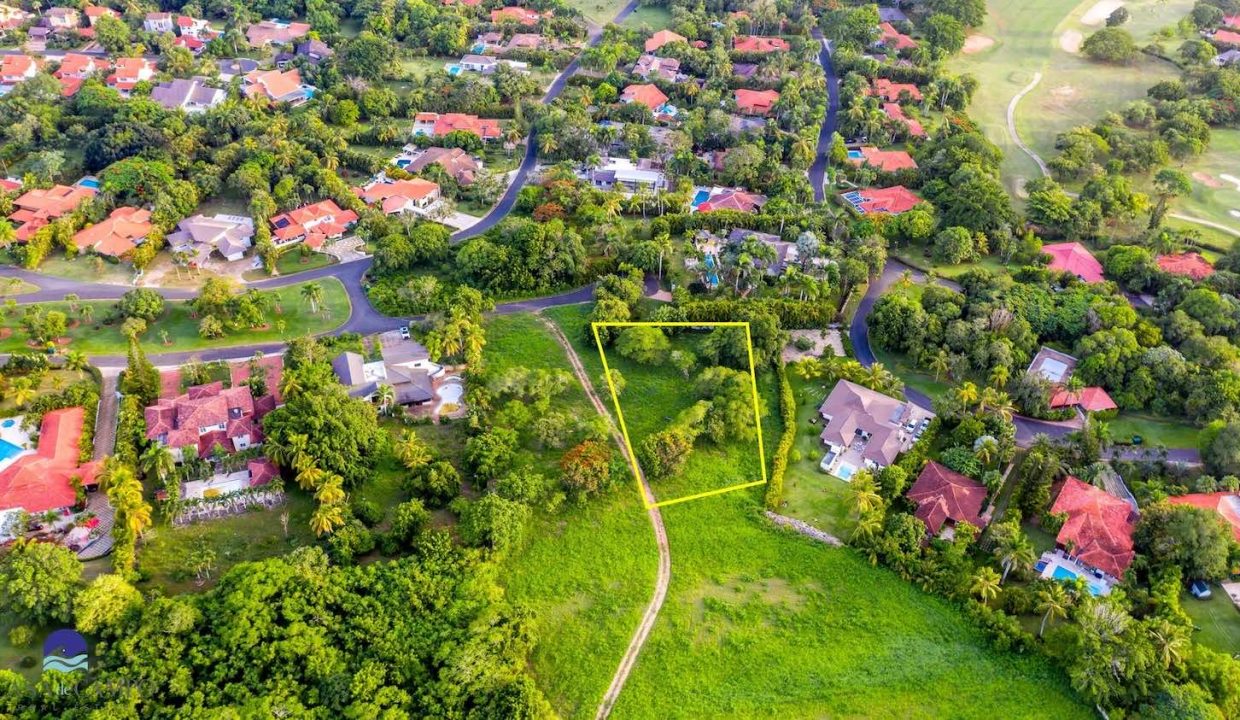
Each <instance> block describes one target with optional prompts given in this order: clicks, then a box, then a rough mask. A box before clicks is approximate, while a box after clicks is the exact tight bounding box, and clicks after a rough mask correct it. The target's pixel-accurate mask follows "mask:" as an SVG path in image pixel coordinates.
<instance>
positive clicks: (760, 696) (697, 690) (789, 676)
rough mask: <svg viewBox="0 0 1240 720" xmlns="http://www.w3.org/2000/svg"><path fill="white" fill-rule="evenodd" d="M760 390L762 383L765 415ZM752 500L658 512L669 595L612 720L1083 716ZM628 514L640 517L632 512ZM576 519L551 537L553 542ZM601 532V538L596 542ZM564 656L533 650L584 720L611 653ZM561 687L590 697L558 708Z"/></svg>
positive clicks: (771, 425) (1017, 659) (627, 537)
mask: <svg viewBox="0 0 1240 720" xmlns="http://www.w3.org/2000/svg"><path fill="white" fill-rule="evenodd" d="M547 314H548V315H550V316H552V317H554V318H555V319H556V320H557V322H560V323H561V324H562V326H564V327H565V328H566V330H568V331H570V333H574V332H575V334H570V337H572V338H573V339H574V342H576V344H577V347H578V353H579V354H581V356H582V360H583V362H584V363H585V364H586V366H587V369H588V370H589V371H590V372H591V373H593V374H596V373H597V372H599V370H600V369H601V366H600V363H599V361H598V355H597V353H591V352H589V351H590V349H591V348H590V346H589V344H587V343H586V342H585V341H584V339H583V338H582V337H581V334H580V333H579V332H577V331H578V328H579V326H580V322H581V320H582V318H583V315H582V312H581V310H579V309H576V308H561V309H556V310H552V311H548V313H547ZM629 382H630V388H632V387H633V380H630V381H629ZM770 390H771V388H769V387H768V386H766V385H764V399H765V401H766V403H767V405H768V406H771V405H772V403H773V402H774V399H773V396H772V394H771V393H770V392H769V391H770ZM626 394H627V393H626ZM625 407H626V409H629V408H630V407H631V408H632V409H631V410H629V413H630V414H631V415H632V416H633V419H632V422H633V424H634V425H636V426H638V427H655V426H657V425H658V424H659V423H660V422H662V419H663V416H664V415H665V414H666V413H667V412H668V410H669V408H668V407H666V406H665V405H653V404H649V403H630V404H629V405H626V406H625ZM626 417H627V415H626ZM768 418H769V419H768V421H767V423H766V424H765V425H764V430H765V431H766V436H767V437H768V438H771V439H772V440H773V438H775V437H777V436H778V434H779V430H780V428H779V427H778V424H779V423H778V415H777V414H771V415H769V416H768ZM630 429H632V428H630ZM694 454H695V455H704V453H701V452H700V451H695V453H694ZM693 471H694V466H693V465H692V464H691V465H690V468H689V470H688V472H693ZM761 496H762V492H761V488H756V489H754V490H752V491H739V492H734V493H727V494H723V495H719V496H716V497H713V498H707V499H703V500H698V501H693V502H686V503H682V504H679V505H673V506H669V507H667V508H665V509H664V511H663V518H664V522H665V524H666V526H667V530H668V535H669V540H670V545H671V552H672V585H671V588H670V590H669V594H668V598H667V600H666V602H665V603H664V605H663V609H662V612H661V613H660V617H659V620H658V622H657V623H656V625H655V627H654V630H653V631H652V633H651V636H650V639H649V640H648V642H647V644H646V647H645V649H644V650H643V652H642V655H641V657H640V659H639V660H638V662H637V665H636V666H635V668H634V670H633V674H632V675H630V677H629V680H628V684H627V685H626V687H625V690H624V692H623V693H622V694H621V696H620V700H619V702H618V703H617V705H616V707H615V710H614V712H613V713H612V717H615V718H621V719H623V718H673V717H685V718H696V717H711V718H751V717H824V718H825V717H832V718H835V717H840V718H854V717H855V718H860V717H867V718H868V717H912V718H931V717H953V718H993V717H1025V716H1028V715H1029V708H1031V707H1035V706H1036V707H1038V708H1039V712H1040V713H1042V714H1044V715H1045V716H1047V717H1060V718H1067V717H1073V718H1075V717H1080V718H1085V717H1088V716H1089V715H1090V711H1089V710H1088V708H1087V707H1086V706H1085V705H1083V704H1081V703H1080V702H1079V701H1078V700H1077V699H1076V698H1075V696H1074V695H1073V693H1072V692H1071V690H1070V689H1069V688H1068V685H1067V681H1066V679H1065V678H1064V677H1063V676H1062V674H1060V673H1058V672H1056V671H1055V670H1053V669H1052V668H1051V667H1050V665H1049V663H1047V662H1045V661H1043V660H1041V659H1039V658H1033V657H1022V656H1016V655H1011V654H1007V653H1001V652H997V651H995V650H992V649H991V648H990V646H989V644H988V643H987V641H986V640H985V639H983V638H982V636H981V634H980V633H979V632H978V631H977V630H976V629H975V628H973V626H972V625H970V624H969V623H968V622H967V621H966V620H965V619H964V618H963V617H962V616H961V614H960V613H959V612H958V610H957V609H956V608H955V607H954V606H952V605H950V604H948V603H946V602H944V601H942V600H940V599H938V598H935V597H931V596H928V595H926V594H924V593H922V592H921V591H919V590H917V589H916V588H915V587H913V586H912V585H910V584H908V583H905V582H902V581H901V580H899V579H898V578H897V577H896V576H895V575H893V574H892V573H890V572H888V571H887V570H884V569H881V568H874V567H871V566H870V565H869V564H868V563H866V562H865V561H863V560H862V559H861V558H859V557H858V556H857V555H856V554H855V553H853V552H852V551H851V550H848V549H838V548H828V547H826V546H824V545H821V544H818V543H815V542H812V541H809V540H807V539H805V538H802V537H800V536H798V535H794V534H791V533H787V532H783V531H779V530H776V529H774V528H773V527H772V526H771V525H770V524H769V523H768V522H767V521H766V520H765V519H764V518H763V517H762V516H761V514H760V512H759V511H760V509H761V505H760V503H761ZM629 512H631V513H633V514H634V515H636V516H637V517H638V518H640V514H639V510H638V508H637V507H633V508H632V510H630V511H629ZM577 520H578V518H576V517H570V518H567V521H566V522H565V523H563V524H560V525H556V526H554V527H553V528H552V529H553V530H555V531H556V532H558V533H562V534H563V535H565V536H567V535H568V534H569V533H571V531H572V530H573V529H574V525H573V523H574V522H575V521H577ZM589 530H590V532H589V533H588V534H587V537H589V538H590V541H591V544H592V546H593V545H594V544H598V545H600V546H606V547H612V548H616V549H617V550H618V551H622V552H625V553H635V554H640V553H642V552H643V550H642V549H641V548H642V547H643V546H644V547H645V548H649V539H648V538H649V529H648V528H646V527H644V526H643V525H642V522H640V521H638V520H635V521H634V522H633V523H631V524H628V525H623V526H622V525H621V524H620V523H619V522H618V521H617V522H616V523H615V524H614V525H612V526H610V527H608V526H601V525H600V526H594V527H591V528H589ZM608 532H610V533H613V535H611V536H607V537H605V536H604V533H608ZM625 533H628V534H625ZM574 537H576V536H574ZM639 543H642V544H644V545H639ZM560 547H562V548H563V547H575V546H574V545H572V544H571V543H563V544H561V545H560ZM644 552H645V553H650V554H651V555H653V553H651V551H650V550H649V549H646V550H644ZM652 561H653V557H652V558H651V562H652ZM560 562H561V559H560V558H559V557H555V558H549V559H548V562H547V565H548V566H549V567H538V568H536V569H530V568H528V567H525V566H522V567H518V568H516V570H517V572H511V573H509V575H511V576H513V577H512V579H510V581H509V582H510V584H513V583H517V582H519V581H521V578H520V577H519V575H520V572H519V571H524V572H537V573H538V574H539V577H540V578H541V577H542V576H543V575H545V574H548V573H552V572H555V571H556V570H557V568H556V567H555V565H556V564H558V563H560ZM565 564H566V565H568V567H567V568H566V569H565V570H564V571H563V572H570V571H573V572H581V570H580V569H579V566H578V565H577V564H576V563H565ZM609 571H611V568H610V567H607V568H606V569H605V570H604V572H609ZM587 572H588V571H587ZM608 577H609V578H610V576H608ZM595 582H597V580H596V581H595ZM638 596H640V593H636V592H635V593H634V597H638ZM572 599H573V596H572V595H571V594H569V593H563V594H562V595H561V599H560V603H561V604H562V605H561V606H562V607H565V610H564V613H565V614H564V615H561V616H560V617H559V618H558V621H559V622H560V624H561V626H562V625H563V624H564V623H567V622H570V621H571V620H572V619H576V618H578V617H580V616H581V615H583V614H585V612H586V611H585V610H578V609H576V608H575V607H574V606H573V604H572V603H571V602H569V600H572ZM617 622H619V621H617ZM597 627H607V626H606V625H598V626H596V628H597ZM630 630H631V627H630ZM594 632H598V630H597V629H595V631H594ZM609 637H610V636H609ZM589 642H592V640H590V641H587V643H589ZM546 643H547V640H546V639H544V642H543V643H542V644H540V648H543V647H545V645H546ZM543 652H545V650H543ZM562 652H563V653H567V654H566V655H562V656H559V657H555V658H552V657H548V656H546V655H542V656H539V655H538V654H537V653H536V657H535V662H534V665H535V669H536V673H537V675H538V677H539V681H540V683H541V684H542V685H543V686H544V687H545V688H548V690H549V692H550V694H551V696H552V698H553V701H555V702H556V709H557V710H559V711H560V712H561V713H562V714H563V715H564V716H565V717H590V716H592V715H593V713H594V709H595V703H597V699H598V696H599V693H600V692H601V688H602V687H603V686H605V685H606V678H607V677H609V676H610V674H611V672H612V670H613V669H614V663H615V662H616V661H618V659H619V653H618V652H617V653H616V654H615V655H614V656H612V658H611V664H607V663H604V664H603V666H602V667H598V668H593V667H587V666H586V665H585V664H584V662H582V661H581V660H582V659H581V658H580V657H578V655H577V653H578V652H579V648H576V647H573V648H566V649H563V650H562ZM565 687H567V688H572V689H573V690H572V692H571V693H567V694H569V695H570V696H571V697H574V698H583V697H584V698H587V700H588V701H587V702H583V703H581V704H578V705H569V704H565V703H563V702H561V698H562V697H563V696H564V695H565V694H566V691H564V690H562V689H561V688H565Z"/></svg>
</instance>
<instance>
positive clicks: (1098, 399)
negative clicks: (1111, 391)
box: [1051, 387, 1119, 412]
mask: <svg viewBox="0 0 1240 720" xmlns="http://www.w3.org/2000/svg"><path fill="white" fill-rule="evenodd" d="M1078 405H1079V406H1080V407H1081V409H1082V410H1085V411H1088V412H1102V411H1104V410H1116V409H1118V408H1119V406H1118V405H1116V404H1115V401H1114V400H1112V399H1111V396H1110V395H1107V391H1106V390H1103V389H1102V388H1100V387H1087V388H1081V391H1080V392H1079V393H1074V392H1072V391H1070V390H1059V391H1057V392H1056V393H1055V394H1054V395H1052V396H1051V407H1053V408H1063V407H1076V406H1078Z"/></svg>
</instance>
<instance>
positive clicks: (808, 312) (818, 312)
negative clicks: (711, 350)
mask: <svg viewBox="0 0 1240 720" xmlns="http://www.w3.org/2000/svg"><path fill="white" fill-rule="evenodd" d="M738 304H739V303H738V302H737V301H735V300H729V299H720V300H694V301H691V302H688V303H685V304H684V305H682V306H681V307H682V308H683V309H684V312H685V319H686V320H689V321H692V322H719V321H723V320H737V319H744V317H745V315H744V314H743V313H738V312H737V306H738ZM743 307H744V308H745V309H747V310H756V311H758V312H764V313H771V314H772V315H774V316H775V317H777V318H779V326H780V327H781V328H784V329H794V328H824V327H827V326H828V325H830V324H831V322H832V321H833V320H834V319H835V304H834V303H832V302H809V301H807V300H792V299H789V298H759V299H755V300H748V301H746V302H745V303H743Z"/></svg>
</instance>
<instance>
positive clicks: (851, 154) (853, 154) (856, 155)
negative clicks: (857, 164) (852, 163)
mask: <svg viewBox="0 0 1240 720" xmlns="http://www.w3.org/2000/svg"><path fill="white" fill-rule="evenodd" d="M864 157H865V154H864V153H862V152H861V151H860V150H849V151H848V159H849V160H861V159H862V158H864Z"/></svg>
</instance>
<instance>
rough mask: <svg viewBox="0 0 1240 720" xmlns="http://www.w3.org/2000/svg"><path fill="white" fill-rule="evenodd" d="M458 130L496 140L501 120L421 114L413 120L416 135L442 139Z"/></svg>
mask: <svg viewBox="0 0 1240 720" xmlns="http://www.w3.org/2000/svg"><path fill="white" fill-rule="evenodd" d="M457 130H460V131H462V132H469V133H473V134H475V135H477V136H478V137H480V138H482V139H483V140H494V139H496V138H498V137H499V136H500V126H499V120H491V119H489V118H479V117H478V116H477V115H466V114H464V113H443V114H440V113H430V112H421V113H418V114H417V115H415V116H414V118H413V134H414V135H428V136H431V137H440V136H443V135H447V134H448V133H450V132H455V131H457Z"/></svg>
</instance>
